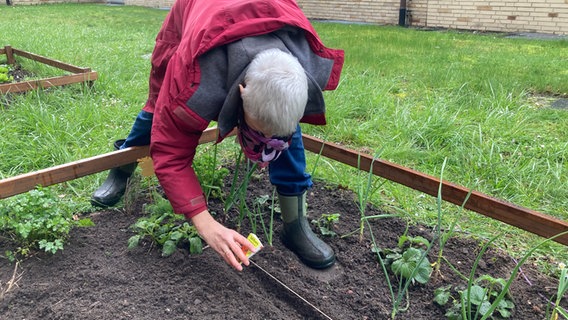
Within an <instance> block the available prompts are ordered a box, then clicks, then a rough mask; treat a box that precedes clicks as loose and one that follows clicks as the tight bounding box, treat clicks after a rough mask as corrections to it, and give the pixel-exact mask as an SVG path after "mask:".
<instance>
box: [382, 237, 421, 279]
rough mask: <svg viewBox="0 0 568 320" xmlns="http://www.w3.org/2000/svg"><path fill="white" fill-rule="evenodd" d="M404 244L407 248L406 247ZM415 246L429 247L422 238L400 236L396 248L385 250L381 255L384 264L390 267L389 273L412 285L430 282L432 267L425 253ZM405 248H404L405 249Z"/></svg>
mask: <svg viewBox="0 0 568 320" xmlns="http://www.w3.org/2000/svg"><path fill="white" fill-rule="evenodd" d="M406 243H408V244H409V246H406ZM415 246H425V247H426V248H429V247H430V242H429V241H428V240H427V239H425V238H423V237H410V236H407V235H402V236H401V237H400V238H399V241H398V247H397V248H394V249H385V250H383V252H382V253H383V254H384V256H385V262H386V264H387V265H390V268H391V271H392V272H393V273H394V274H395V275H396V276H397V277H399V279H400V278H404V279H406V280H409V281H410V282H411V283H412V284H415V283H416V282H418V283H420V284H425V283H427V282H428V281H429V280H430V276H431V274H432V266H431V265H430V261H428V257H427V256H426V254H427V251H426V250H424V249H422V248H417V247H415ZM405 247H406V248H405Z"/></svg>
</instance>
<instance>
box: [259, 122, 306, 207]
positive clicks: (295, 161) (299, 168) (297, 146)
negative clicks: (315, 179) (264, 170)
mask: <svg viewBox="0 0 568 320" xmlns="http://www.w3.org/2000/svg"><path fill="white" fill-rule="evenodd" d="M268 170H269V171H268V172H269V177H270V182H271V183H272V184H273V185H275V186H276V190H277V191H278V193H279V194H281V195H284V196H297V195H300V194H302V193H304V191H306V190H307V189H309V188H311V187H312V185H313V183H312V178H311V176H310V175H309V174H308V173H306V154H305V152H304V143H303V142H302V129H301V128H300V125H298V127H297V129H296V132H295V133H294V135H292V143H291V144H290V148H288V150H286V151H284V152H282V154H280V157H278V159H276V160H274V161H272V162H270V164H269V166H268Z"/></svg>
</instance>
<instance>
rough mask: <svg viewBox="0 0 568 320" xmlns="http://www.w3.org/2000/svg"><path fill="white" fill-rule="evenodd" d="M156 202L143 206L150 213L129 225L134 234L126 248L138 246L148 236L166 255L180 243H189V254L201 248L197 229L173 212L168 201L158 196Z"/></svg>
mask: <svg viewBox="0 0 568 320" xmlns="http://www.w3.org/2000/svg"><path fill="white" fill-rule="evenodd" d="M155 199H157V200H156V202H155V203H153V204H150V205H147V206H146V207H145V211H146V213H149V214H150V215H149V216H147V217H142V218H140V219H138V220H137V221H136V223H135V224H133V225H132V226H131V229H133V230H134V232H136V235H134V236H132V237H130V238H129V239H128V248H129V249H133V248H136V247H138V246H139V244H140V241H142V239H144V238H146V237H148V238H150V239H151V241H152V243H156V244H157V245H159V246H161V247H162V256H164V257H167V256H169V255H171V254H172V253H174V252H175V250H176V249H177V248H178V247H179V246H181V245H189V252H190V253H191V254H199V253H201V252H202V250H203V244H202V240H201V238H200V237H199V234H198V233H197V229H195V227H194V226H192V225H190V224H189V223H188V222H187V221H185V217H184V216H182V215H178V214H175V213H174V212H173V209H172V206H171V204H170V202H169V201H167V200H166V199H163V198H162V197H160V196H156V197H155Z"/></svg>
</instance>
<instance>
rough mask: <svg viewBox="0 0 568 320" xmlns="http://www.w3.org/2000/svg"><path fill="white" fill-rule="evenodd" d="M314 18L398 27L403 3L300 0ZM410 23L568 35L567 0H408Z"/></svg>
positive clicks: (309, 15) (372, 0) (354, 0)
mask: <svg viewBox="0 0 568 320" xmlns="http://www.w3.org/2000/svg"><path fill="white" fill-rule="evenodd" d="M297 2H298V5H299V6H300V7H301V8H302V10H303V11H304V13H305V14H306V15H307V16H308V17H309V18H312V19H325V20H345V21H352V22H363V23H375V24H398V22H399V11H400V1H388V0H345V1H337V0H327V1H322V0H297ZM407 3H408V4H407V7H408V8H407V12H408V14H409V19H408V20H407V21H408V22H407V23H408V24H410V25H411V26H419V27H430V28H452V29H466V30H482V31H501V32H539V33H550V34H560V35H568V0H500V1H496V0H475V1H472V0H407Z"/></svg>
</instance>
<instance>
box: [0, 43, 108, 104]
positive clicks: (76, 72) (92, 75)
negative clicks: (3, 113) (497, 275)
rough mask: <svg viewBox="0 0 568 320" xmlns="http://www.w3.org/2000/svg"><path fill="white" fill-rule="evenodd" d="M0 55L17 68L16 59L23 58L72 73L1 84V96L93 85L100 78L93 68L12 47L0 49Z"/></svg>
mask: <svg viewBox="0 0 568 320" xmlns="http://www.w3.org/2000/svg"><path fill="white" fill-rule="evenodd" d="M0 54H3V55H6V60H7V63H8V64H9V65H13V66H16V65H17V60H16V57H18V58H19V57H21V58H27V59H31V60H34V61H37V62H40V63H43V64H46V65H49V66H51V67H55V68H58V69H61V70H64V71H67V72H70V73H71V74H69V75H64V76H59V77H50V78H44V79H36V80H28V81H20V82H12V83H4V84H0V93H1V94H6V93H18V92H25V91H29V90H34V89H37V88H49V87H54V86H62V85H66V84H72V83H81V82H83V83H87V84H91V83H92V82H93V81H95V80H97V78H98V74H97V72H96V71H92V70H91V68H82V67H77V66H74V65H71V64H68V63H64V62H61V61H58V60H54V59H50V58H46V57H44V56H40V55H37V54H34V53H31V52H27V51H24V50H19V49H16V48H12V47H11V46H5V47H4V48H0Z"/></svg>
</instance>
